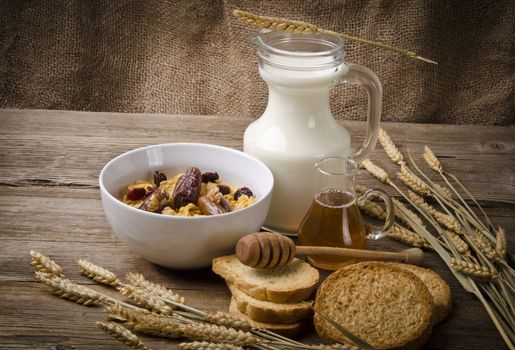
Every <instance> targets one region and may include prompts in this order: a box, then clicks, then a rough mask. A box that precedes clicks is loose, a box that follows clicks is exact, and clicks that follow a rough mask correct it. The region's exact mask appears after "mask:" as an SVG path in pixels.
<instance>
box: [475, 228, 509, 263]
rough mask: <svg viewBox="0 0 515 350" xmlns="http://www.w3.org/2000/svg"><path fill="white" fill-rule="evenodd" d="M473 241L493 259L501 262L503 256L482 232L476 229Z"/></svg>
mask: <svg viewBox="0 0 515 350" xmlns="http://www.w3.org/2000/svg"><path fill="white" fill-rule="evenodd" d="M472 242H474V244H475V245H476V246H477V248H478V249H479V250H480V251H481V252H482V253H483V254H484V255H485V256H486V257H487V258H488V259H490V260H491V261H495V262H501V261H502V256H501V254H500V253H499V252H498V251H497V249H495V248H494V247H493V245H492V243H491V242H490V240H489V239H488V238H486V237H485V236H484V235H483V234H482V233H481V232H479V231H476V232H475V236H474V239H472Z"/></svg>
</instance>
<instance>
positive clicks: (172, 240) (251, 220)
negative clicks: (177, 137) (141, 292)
mask: <svg viewBox="0 0 515 350" xmlns="http://www.w3.org/2000/svg"><path fill="white" fill-rule="evenodd" d="M191 166H195V167H198V168H199V169H201V170H202V171H216V172H218V174H219V175H220V178H221V179H223V180H224V181H225V182H227V183H230V184H233V185H235V186H237V187H242V186H246V187H248V188H250V189H251V190H252V192H253V193H254V195H255V196H256V198H257V201H256V203H254V204H253V205H251V206H250V207H248V208H245V209H242V210H239V211H235V212H231V213H226V214H221V215H214V216H198V217H180V216H169V215H163V214H156V213H150V212H146V211H143V210H140V209H136V208H133V207H131V206H129V205H126V204H124V203H123V202H122V201H120V200H119V198H120V197H121V196H120V194H121V193H122V191H123V189H125V188H127V185H129V184H130V183H132V182H133V181H135V180H137V179H146V178H151V177H152V173H153V172H154V171H155V170H161V171H163V172H164V173H165V174H167V175H168V176H169V177H171V176H173V175H175V174H177V173H179V172H184V171H185V170H186V168H188V167H191ZM99 182H100V194H101V196H102V204H103V206H104V212H105V215H106V217H107V220H108V221H109V224H110V225H111V227H112V229H113V231H114V232H115V233H116V235H117V236H118V238H119V239H120V240H121V241H122V242H123V243H124V244H125V245H127V246H128V247H129V248H130V249H131V250H132V251H133V252H134V253H136V254H138V255H140V256H142V257H143V258H144V259H146V260H148V261H151V262H153V263H156V264H159V265H162V266H165V267H168V268H175V269H193V268H201V267H206V266H209V265H210V264H211V260H212V259H213V258H215V257H217V256H221V255H225V254H232V253H234V247H235V245H236V242H237V241H238V239H240V238H241V237H242V236H244V235H246V234H248V233H252V232H256V231H259V229H260V228H261V225H262V224H263V222H264V220H265V218H266V215H267V212H268V208H269V206H270V199H271V194H272V188H273V182H274V181H273V176H272V173H271V172H270V170H269V169H268V168H267V166H266V165H264V164H263V163H262V162H261V161H259V160H257V159H256V158H254V157H252V156H249V155H247V154H245V153H243V152H240V151H237V150H234V149H231V148H226V147H221V146H215V145H209V144H199V143H170V144H162V145H154V146H148V147H143V148H138V149H135V150H132V151H129V152H127V153H124V154H122V155H120V156H118V157H116V158H114V159H113V160H111V161H110V162H109V163H107V164H106V166H105V167H104V168H103V169H102V172H101V173H100V181H99Z"/></svg>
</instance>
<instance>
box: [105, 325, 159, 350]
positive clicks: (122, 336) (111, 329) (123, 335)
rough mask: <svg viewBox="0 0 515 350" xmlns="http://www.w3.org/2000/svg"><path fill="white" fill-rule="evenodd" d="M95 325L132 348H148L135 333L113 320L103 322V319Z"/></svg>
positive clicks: (143, 349) (146, 349) (147, 349)
mask: <svg viewBox="0 0 515 350" xmlns="http://www.w3.org/2000/svg"><path fill="white" fill-rule="evenodd" d="M96 325H97V326H98V328H100V329H101V330H103V331H104V332H106V333H107V334H109V335H110V336H112V337H114V338H116V339H117V340H119V341H121V342H122V343H124V344H125V345H128V346H130V347H131V348H134V349H141V350H150V348H148V347H146V346H145V344H143V343H142V342H141V340H140V339H139V338H138V337H137V336H136V334H134V333H132V332H131V331H130V330H128V329H127V328H125V327H123V326H120V325H119V324H117V323H114V322H105V321H97V322H96Z"/></svg>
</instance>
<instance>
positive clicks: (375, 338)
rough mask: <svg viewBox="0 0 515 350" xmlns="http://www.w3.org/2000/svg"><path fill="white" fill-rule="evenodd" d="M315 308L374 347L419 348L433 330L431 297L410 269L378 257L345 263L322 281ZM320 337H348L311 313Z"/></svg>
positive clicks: (382, 349) (340, 339)
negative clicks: (397, 266) (373, 259)
mask: <svg viewBox="0 0 515 350" xmlns="http://www.w3.org/2000/svg"><path fill="white" fill-rule="evenodd" d="M315 309H316V310H317V311H319V312H320V313H322V314H323V315H325V316H327V317H328V318H330V319H332V320H333V321H335V322H337V323H338V324H341V325H342V326H343V327H344V328H346V329H347V330H348V331H350V332H351V333H353V334H354V335H355V336H357V337H358V338H360V339H362V340H364V341H365V342H367V343H368V344H370V345H371V346H372V347H374V348H375V349H377V350H384V349H389V350H393V349H396V350H397V349H403V350H408V349H418V348H419V347H420V346H422V345H423V344H424V342H425V341H426V340H427V339H428V338H429V336H430V335H431V331H432V325H433V322H432V314H433V302H432V298H431V294H430V293H429V290H428V289H427V287H426V286H425V285H424V283H423V282H422V281H421V280H420V279H419V278H418V277H416V276H415V275H414V274H413V273H411V272H408V271H406V270H403V269H399V268H396V267H394V266H389V265H387V264H385V263H380V262H363V263H358V264H354V265H350V266H347V267H345V268H343V269H341V270H338V271H336V272H334V273H333V274H332V275H330V276H329V277H328V278H327V279H326V280H325V281H324V282H323V283H322V285H321V286H320V288H319V290H318V293H317V297H316V300H315ZM314 320H315V329H316V331H317V333H318V334H319V335H320V336H321V337H322V338H324V339H327V340H331V341H341V342H345V341H348V340H347V338H345V337H344V336H343V335H342V334H341V333H340V332H339V331H338V330H337V329H336V328H334V327H333V326H332V325H331V324H330V323H329V322H327V321H325V320H324V319H322V318H321V317H320V316H319V315H318V313H315V317H314Z"/></svg>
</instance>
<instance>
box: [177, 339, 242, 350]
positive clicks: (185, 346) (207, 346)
mask: <svg viewBox="0 0 515 350" xmlns="http://www.w3.org/2000/svg"><path fill="white" fill-rule="evenodd" d="M179 349H181V350H244V348H243V347H241V346H238V345H233V344H230V343H210V342H207V341H194V342H190V343H181V344H179Z"/></svg>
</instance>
